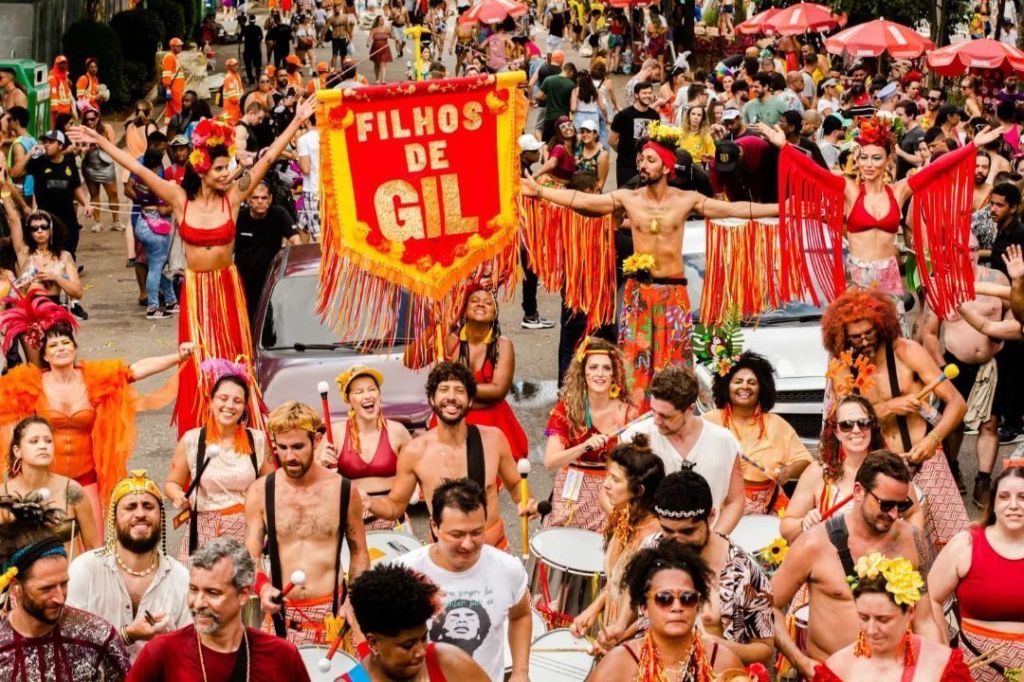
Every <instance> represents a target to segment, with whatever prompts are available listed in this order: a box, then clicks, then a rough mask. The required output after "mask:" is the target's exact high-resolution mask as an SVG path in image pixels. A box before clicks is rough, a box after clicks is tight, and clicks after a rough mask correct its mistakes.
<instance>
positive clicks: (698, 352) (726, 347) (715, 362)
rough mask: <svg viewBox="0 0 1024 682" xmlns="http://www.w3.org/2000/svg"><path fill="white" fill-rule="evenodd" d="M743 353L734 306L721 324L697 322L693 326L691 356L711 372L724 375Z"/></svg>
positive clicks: (740, 331)
mask: <svg viewBox="0 0 1024 682" xmlns="http://www.w3.org/2000/svg"><path fill="white" fill-rule="evenodd" d="M742 353H743V331H742V330H741V329H740V315H739V311H738V310H737V309H736V308H735V307H734V308H732V309H731V310H730V311H729V312H728V313H727V314H726V316H725V320H723V321H722V326H720V327H716V326H712V325H703V324H698V325H694V328H693V357H694V358H695V359H696V360H697V362H699V363H701V364H702V365H704V366H705V367H707V368H708V369H709V370H711V371H712V372H714V373H716V374H718V375H720V376H725V375H726V374H728V373H729V370H730V369H732V366H733V365H734V364H735V363H736V361H737V360H739V359H740V355H741V354H742Z"/></svg>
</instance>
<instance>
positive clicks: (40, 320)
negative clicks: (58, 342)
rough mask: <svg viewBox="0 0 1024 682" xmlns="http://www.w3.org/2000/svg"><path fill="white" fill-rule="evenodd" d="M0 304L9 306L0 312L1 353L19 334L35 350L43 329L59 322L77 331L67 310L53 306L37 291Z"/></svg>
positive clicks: (7, 299) (40, 340)
mask: <svg viewBox="0 0 1024 682" xmlns="http://www.w3.org/2000/svg"><path fill="white" fill-rule="evenodd" d="M4 302H5V303H10V304H12V305H11V307H10V308H8V309H7V310H5V311H4V312H2V313H0V329H3V330H4V342H3V350H4V353H7V352H8V351H9V350H10V349H11V344H12V343H14V339H16V338H17V337H18V336H19V335H24V337H25V342H26V343H27V344H29V345H30V346H32V347H33V348H39V345H40V344H41V343H42V340H43V334H45V333H46V330H48V329H49V328H50V327H52V326H54V325H55V324H57V323H59V322H64V323H66V324H68V325H70V326H71V328H72V329H74V330H75V331H78V321H77V320H76V319H75V318H74V316H72V315H71V313H70V312H69V311H68V309H67V308H65V307H64V306H62V305H58V304H56V303H54V302H53V301H51V300H50V299H49V298H48V297H47V296H46V295H45V294H43V293H41V292H38V291H35V292H31V293H29V294H27V295H25V296H9V297H7V298H5V299H4Z"/></svg>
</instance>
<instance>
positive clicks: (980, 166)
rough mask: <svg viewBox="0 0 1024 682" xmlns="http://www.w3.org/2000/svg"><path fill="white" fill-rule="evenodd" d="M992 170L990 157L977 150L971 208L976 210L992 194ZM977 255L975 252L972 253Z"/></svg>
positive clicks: (984, 203)
mask: <svg viewBox="0 0 1024 682" xmlns="http://www.w3.org/2000/svg"><path fill="white" fill-rule="evenodd" d="M991 170H992V157H991V156H989V153H988V152H986V151H984V150H979V151H978V156H977V158H976V159H975V161H974V200H973V201H972V202H971V210H972V211H977V210H978V209H979V208H983V207H985V206H987V205H988V197H989V195H990V194H992V183H991V182H989V181H988V175H989V172H990V171H991ZM972 255H974V256H975V257H977V254H972Z"/></svg>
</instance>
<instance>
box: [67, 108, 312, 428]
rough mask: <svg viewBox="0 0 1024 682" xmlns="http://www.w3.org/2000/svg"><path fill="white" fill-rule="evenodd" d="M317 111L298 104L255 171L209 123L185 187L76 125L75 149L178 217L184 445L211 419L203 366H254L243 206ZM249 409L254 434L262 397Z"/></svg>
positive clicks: (179, 408) (196, 136)
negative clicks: (240, 227)
mask: <svg viewBox="0 0 1024 682" xmlns="http://www.w3.org/2000/svg"><path fill="white" fill-rule="evenodd" d="M313 108H314V101H313V99H312V98H310V99H307V100H305V101H303V102H301V103H300V104H299V105H298V106H297V107H296V110H295V117H294V118H293V119H292V122H291V123H290V124H289V125H288V128H287V129H286V130H285V131H284V132H283V133H282V134H281V135H279V136H278V137H277V138H276V139H275V140H274V143H273V144H272V145H270V148H269V149H267V152H266V153H265V154H264V155H263V156H261V157H260V158H259V160H257V161H256V162H255V163H254V164H253V165H252V166H251V167H250V168H247V169H238V170H235V171H232V169H231V162H232V160H233V154H234V150H233V145H232V141H233V139H234V128H232V127H230V126H227V125H225V124H220V123H217V122H214V121H212V120H210V119H204V120H203V121H201V122H200V123H199V125H198V126H196V129H195V131H193V133H192V147H193V151H192V153H191V154H189V158H188V163H187V164H186V165H185V177H184V180H183V181H182V184H181V185H180V186H179V185H178V184H177V183H175V182H172V181H169V180H164V179H163V178H161V177H160V176H158V175H157V174H156V173H154V172H153V171H152V170H150V169H148V168H146V167H145V166H143V165H142V164H141V163H139V161H138V160H137V159H134V158H132V157H131V155H130V154H128V153H127V152H126V151H124V150H123V149H121V148H119V147H118V146H117V145H115V144H114V143H113V142H110V141H109V140H107V138H105V137H103V136H102V135H100V134H99V133H97V132H96V131H95V130H93V129H92V128H87V127H84V126H75V127H73V128H71V129H70V131H69V134H70V136H71V139H72V140H74V141H75V142H76V143H84V144H95V145H97V146H98V147H99V148H100V149H102V150H103V151H105V152H106V153H107V154H109V155H110V157H111V158H113V159H114V160H115V161H116V162H117V163H119V164H120V165H121V166H123V167H125V168H127V169H128V170H130V171H131V172H132V173H134V174H135V175H136V176H137V177H139V178H140V179H141V180H142V182H144V183H145V184H146V186H147V187H149V188H150V189H151V190H152V192H153V194H155V195H156V196H157V197H159V198H160V199H162V200H163V201H164V202H165V203H166V204H167V205H168V206H170V207H171V208H173V210H174V220H175V222H176V223H177V224H178V229H179V231H180V232H179V233H180V235H181V240H182V242H183V243H184V247H185V262H186V263H187V265H188V269H186V270H185V281H184V284H183V285H182V296H181V300H182V308H181V316H180V317H179V319H178V341H179V342H193V343H194V344H195V353H194V354H193V355H192V361H191V362H189V363H186V365H185V366H184V367H183V368H182V371H181V374H180V376H179V384H178V401H177V403H176V404H175V407H174V412H175V418H176V419H177V423H178V437H179V438H180V437H181V436H183V435H184V434H185V432H186V431H188V430H189V429H192V428H195V427H197V426H201V424H200V418H205V416H206V415H207V414H208V412H207V410H208V405H207V403H208V400H209V396H210V394H211V393H210V391H211V389H212V385H211V384H212V382H211V381H207V382H206V385H204V386H202V388H200V385H199V377H200V373H199V365H200V363H202V362H203V361H204V360H209V359H213V358H223V359H226V360H230V361H237V360H242V361H246V360H252V357H253V351H252V332H251V331H250V329H249V316H248V314H247V313H246V303H245V290H244V288H243V286H242V281H241V278H240V277H239V276H238V270H236V269H235V265H234V251H235V220H236V219H237V218H238V210H239V208H240V207H241V205H242V202H244V201H245V200H246V199H248V198H249V195H250V194H251V193H252V191H253V190H254V189H255V188H256V186H257V185H258V184H259V183H260V181H261V180H263V177H264V176H265V175H266V174H267V171H268V170H270V167H271V166H272V165H273V163H274V162H275V161H276V160H277V157H278V156H279V155H280V154H281V152H283V151H284V148H285V147H286V146H287V145H288V143H289V142H290V141H291V139H292V138H293V137H294V136H295V134H296V133H297V132H298V131H299V127H300V126H301V125H302V123H303V122H305V121H306V120H308V119H309V117H310V116H312V115H313ZM247 409H248V411H249V414H250V415H252V426H253V428H256V429H260V428H262V426H263V409H262V405H261V401H260V396H259V391H253V392H252V394H251V395H250V398H249V404H248V408H247Z"/></svg>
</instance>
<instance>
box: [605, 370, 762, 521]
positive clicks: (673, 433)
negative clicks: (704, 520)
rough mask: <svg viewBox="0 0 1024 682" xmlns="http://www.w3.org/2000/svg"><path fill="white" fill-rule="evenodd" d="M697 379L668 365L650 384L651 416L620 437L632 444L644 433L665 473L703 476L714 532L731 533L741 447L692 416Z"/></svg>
mask: <svg viewBox="0 0 1024 682" xmlns="http://www.w3.org/2000/svg"><path fill="white" fill-rule="evenodd" d="M699 388H700V387H699V384H698V382H697V376H696V375H695V374H694V373H693V370H692V369H690V368H689V367H685V366H682V365H672V366H670V367H666V368H665V369H663V370H661V371H660V372H658V373H657V374H655V375H654V378H653V379H652V380H651V412H653V416H651V417H648V418H647V419H645V420H643V421H641V422H639V423H638V424H636V425H634V426H632V427H630V428H629V429H627V430H626V432H625V433H623V434H622V439H623V440H629V441H632V440H633V437H634V436H635V435H636V434H638V433H643V434H646V435H647V437H648V438H649V439H650V443H651V449H652V450H653V451H654V454H656V455H657V456H658V457H660V458H661V461H662V462H664V464H665V474H666V475H668V474H671V473H674V472H676V471H679V470H680V469H682V467H683V466H684V465H685V466H687V467H692V468H693V470H694V471H696V472H697V473H698V474H700V475H701V476H703V477H704V478H705V480H707V482H708V485H710V486H711V497H712V499H713V501H714V505H713V508H714V510H715V513H716V516H717V517H718V522H717V523H716V524H715V530H717V531H718V532H719V533H722V534H723V535H728V534H729V533H731V532H732V530H733V528H735V527H736V524H737V523H739V520H740V517H741V516H743V504H744V493H743V471H742V469H741V468H740V458H739V452H740V444H739V441H737V440H736V437H735V436H733V435H732V432H730V431H729V430H728V429H723V428H722V427H720V426H715V425H714V424H709V423H708V422H706V421H704V420H703V419H701V418H700V417H698V416H697V415H696V413H695V412H694V409H693V406H694V403H696V402H697V394H698V391H699Z"/></svg>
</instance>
